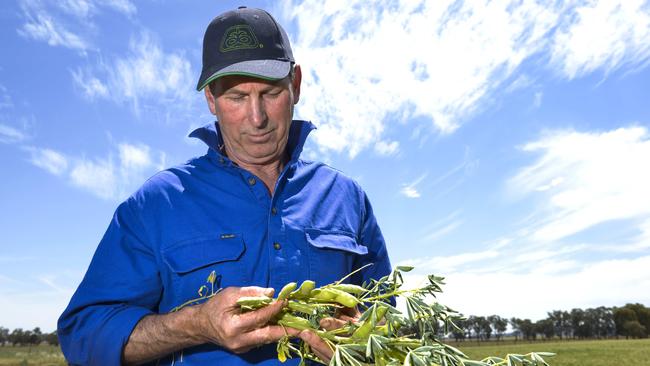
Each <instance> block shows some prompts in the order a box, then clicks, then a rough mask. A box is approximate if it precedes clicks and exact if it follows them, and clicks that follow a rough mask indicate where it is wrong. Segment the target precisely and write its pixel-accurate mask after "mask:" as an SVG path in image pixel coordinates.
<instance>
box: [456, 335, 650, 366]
mask: <svg viewBox="0 0 650 366" xmlns="http://www.w3.org/2000/svg"><path fill="white" fill-rule="evenodd" d="M454 345H456V344H454ZM457 345H458V348H460V349H461V350H462V351H463V352H465V354H467V355H468V356H469V357H473V358H475V359H481V358H483V357H486V356H499V357H503V356H505V355H506V353H528V352H537V351H547V352H553V353H556V354H557V356H555V357H551V358H549V359H548V360H547V361H548V362H549V364H550V365H551V366H632V365H634V366H650V339H635V340H625V339H620V340H600V341H599V340H593V341H563V342H535V343H526V342H519V343H517V344H513V343H511V342H508V343H502V344H496V343H495V342H489V343H485V342H484V343H482V345H481V346H477V345H476V343H472V342H461V343H458V344H457Z"/></svg>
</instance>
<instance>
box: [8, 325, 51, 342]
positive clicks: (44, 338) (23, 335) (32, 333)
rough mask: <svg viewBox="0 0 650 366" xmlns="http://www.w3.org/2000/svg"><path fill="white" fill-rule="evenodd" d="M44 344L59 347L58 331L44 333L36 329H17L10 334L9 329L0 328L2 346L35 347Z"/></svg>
mask: <svg viewBox="0 0 650 366" xmlns="http://www.w3.org/2000/svg"><path fill="white" fill-rule="evenodd" d="M42 343H47V344H50V345H53V346H58V345H59V337H58V336H57V335H56V331H53V332H51V333H43V332H42V331H41V328H39V327H36V328H34V329H32V330H23V329H22V328H16V329H14V330H13V331H11V332H10V331H9V329H7V328H5V327H0V346H5V345H7V344H10V345H12V346H35V345H39V344H42Z"/></svg>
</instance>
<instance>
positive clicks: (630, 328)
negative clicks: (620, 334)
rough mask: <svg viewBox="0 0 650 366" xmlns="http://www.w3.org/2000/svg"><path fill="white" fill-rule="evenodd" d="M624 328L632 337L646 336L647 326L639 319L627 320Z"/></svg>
mask: <svg viewBox="0 0 650 366" xmlns="http://www.w3.org/2000/svg"><path fill="white" fill-rule="evenodd" d="M623 328H624V329H625V332H626V334H627V335H629V336H630V337H632V338H644V337H645V336H646V328H645V327H644V326H643V325H641V323H639V322H638V321H637V320H633V321H627V322H625V324H623Z"/></svg>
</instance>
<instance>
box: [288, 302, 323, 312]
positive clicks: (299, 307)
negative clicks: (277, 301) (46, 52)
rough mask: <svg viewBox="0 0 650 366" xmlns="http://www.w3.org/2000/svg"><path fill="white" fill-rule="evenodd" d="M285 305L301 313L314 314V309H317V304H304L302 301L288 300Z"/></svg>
mask: <svg viewBox="0 0 650 366" xmlns="http://www.w3.org/2000/svg"><path fill="white" fill-rule="evenodd" d="M287 307H288V308H289V310H291V311H297V312H299V313H303V314H307V315H314V314H316V309H318V305H315V304H306V303H304V302H298V301H289V302H288V303H287Z"/></svg>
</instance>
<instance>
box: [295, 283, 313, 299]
mask: <svg viewBox="0 0 650 366" xmlns="http://www.w3.org/2000/svg"><path fill="white" fill-rule="evenodd" d="M314 287H316V282H314V281H312V280H306V281H303V282H302V284H301V285H300V288H298V291H300V294H301V295H303V296H309V294H311V290H313V289H314Z"/></svg>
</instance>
